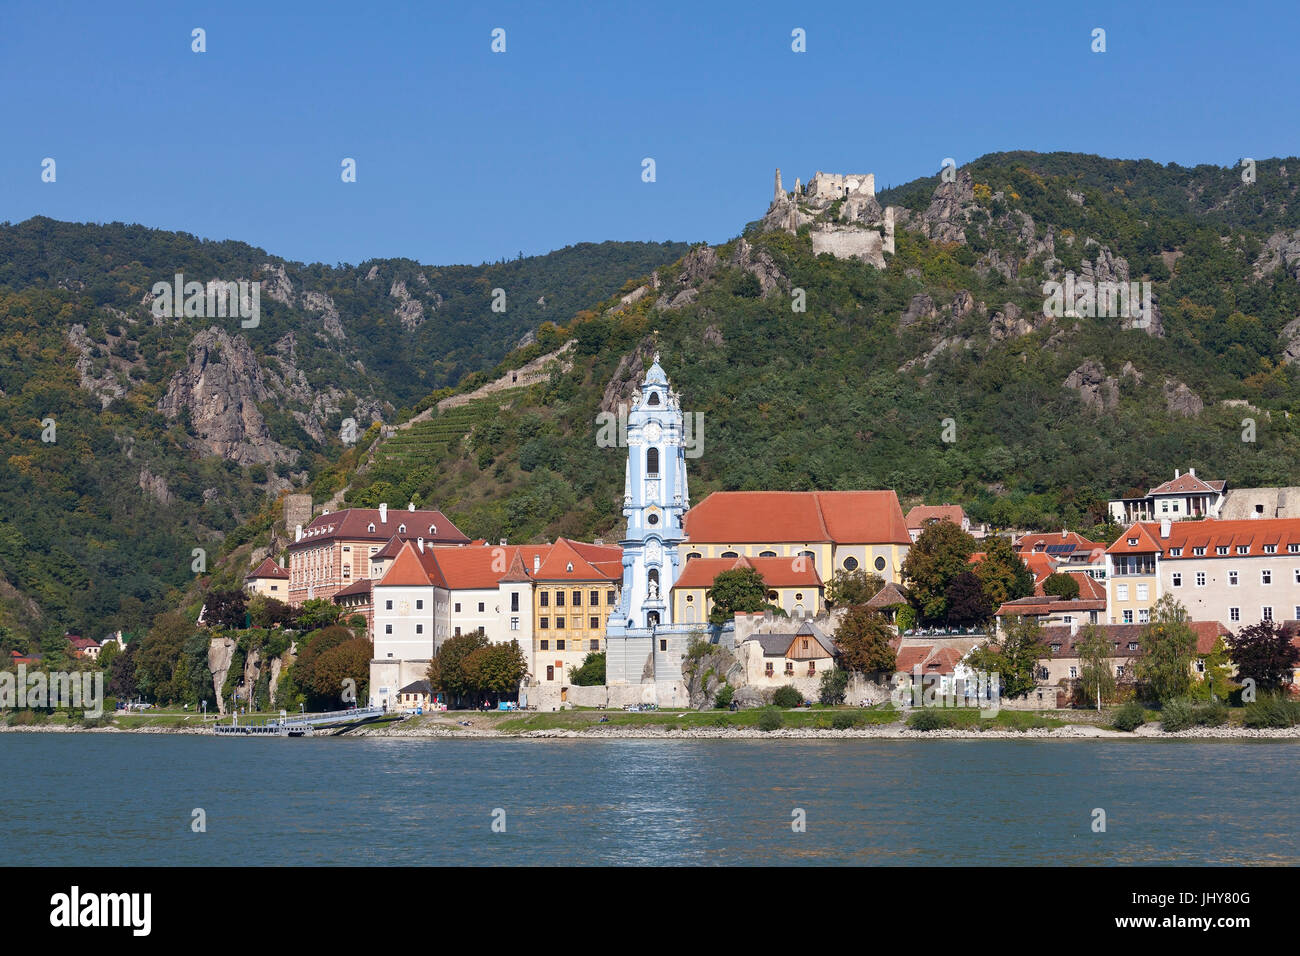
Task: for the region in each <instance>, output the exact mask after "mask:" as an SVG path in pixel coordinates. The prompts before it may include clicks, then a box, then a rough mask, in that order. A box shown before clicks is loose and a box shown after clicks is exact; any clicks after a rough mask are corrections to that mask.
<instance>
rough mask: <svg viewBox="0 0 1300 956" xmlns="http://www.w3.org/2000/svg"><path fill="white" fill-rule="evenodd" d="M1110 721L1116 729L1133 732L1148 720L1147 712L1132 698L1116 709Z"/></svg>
mask: <svg viewBox="0 0 1300 956" xmlns="http://www.w3.org/2000/svg"><path fill="white" fill-rule="evenodd" d="M1110 722H1111V724H1113V725H1114V727H1115V729H1116V730H1123V731H1126V732H1127V733H1130V734H1131V733H1132V732H1133V731H1135V730H1137V729H1138V728H1139V727H1141V726H1142V725H1143V724H1145V723H1146V722H1147V712H1146V709H1145V708H1144V707H1143V706H1142V705H1141V704H1139V703H1138V702H1137V701H1135V700H1130V701H1129V702H1128V703H1127V704H1124V705H1123V706H1122V707H1120V708H1119V709H1118V710H1116V711H1115V714H1114V716H1113V717H1112V718H1111V721H1110Z"/></svg>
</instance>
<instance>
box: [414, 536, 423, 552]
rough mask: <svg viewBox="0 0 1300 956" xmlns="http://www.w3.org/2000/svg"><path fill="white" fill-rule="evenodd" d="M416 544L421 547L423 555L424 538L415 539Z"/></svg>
mask: <svg viewBox="0 0 1300 956" xmlns="http://www.w3.org/2000/svg"><path fill="white" fill-rule="evenodd" d="M415 543H416V544H417V545H418V546H419V548H420V553H421V554H423V553H424V539H423V538H416V539H415Z"/></svg>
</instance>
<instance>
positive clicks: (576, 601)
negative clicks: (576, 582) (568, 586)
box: [573, 591, 582, 607]
mask: <svg viewBox="0 0 1300 956" xmlns="http://www.w3.org/2000/svg"><path fill="white" fill-rule="evenodd" d="M573 606H574V607H582V592H581V591H574V592H573Z"/></svg>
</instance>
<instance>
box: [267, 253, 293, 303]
mask: <svg viewBox="0 0 1300 956" xmlns="http://www.w3.org/2000/svg"><path fill="white" fill-rule="evenodd" d="M261 281H262V295H264V296H266V297H267V298H268V299H274V300H275V301H276V302H279V303H280V304H281V305H287V306H292V305H293V303H294V293H293V283H292V282H290V281H289V276H288V275H287V274H286V273H285V271H284V264H283V263H281V264H278V265H272V264H271V263H269V262H267V263H264V264H263V265H262V280H261Z"/></svg>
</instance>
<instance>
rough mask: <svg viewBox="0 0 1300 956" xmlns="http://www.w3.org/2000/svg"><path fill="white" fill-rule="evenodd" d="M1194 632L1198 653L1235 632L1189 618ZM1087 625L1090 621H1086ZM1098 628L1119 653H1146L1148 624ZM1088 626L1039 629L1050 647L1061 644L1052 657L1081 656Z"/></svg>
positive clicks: (1136, 654) (1102, 625)
mask: <svg viewBox="0 0 1300 956" xmlns="http://www.w3.org/2000/svg"><path fill="white" fill-rule="evenodd" d="M1187 623H1188V627H1190V628H1191V629H1192V631H1193V633H1195V634H1196V653H1197V654H1208V653H1210V652H1211V651H1212V650H1214V645H1215V644H1216V643H1218V640H1219V638H1220V637H1226V636H1227V635H1228V634H1230V633H1231V631H1229V630H1228V629H1227V628H1226V627H1224V626H1223V625H1222V624H1220V623H1219V622H1218V621H1188V622H1187ZM1085 626H1086V625H1085ZM1092 627H1095V628H1096V629H1097V630H1099V631H1101V633H1102V635H1103V636H1104V637H1105V639H1106V640H1107V641H1109V642H1110V643H1112V644H1115V643H1118V644H1119V647H1118V648H1117V649H1116V652H1115V656H1116V657H1136V656H1138V655H1139V654H1141V653H1142V632H1143V631H1144V630H1145V629H1146V628H1147V627H1148V625H1146V624H1094V625H1092ZM1085 636H1086V635H1084V627H1082V626H1081V627H1080V628H1079V629H1078V631H1077V632H1075V633H1074V634H1071V633H1070V626H1069V625H1066V624H1051V625H1048V626H1047V627H1044V628H1042V630H1041V631H1040V632H1039V640H1040V641H1041V642H1042V643H1043V644H1044V645H1047V646H1048V647H1051V646H1053V645H1060V650H1059V651H1053V652H1052V657H1078V656H1079V651H1078V645H1079V644H1080V643H1081V642H1082V641H1083V639H1084V637H1085ZM1132 643H1136V644H1137V645H1138V648H1137V650H1130V649H1129V646H1128V645H1129V644H1132Z"/></svg>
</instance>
